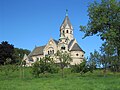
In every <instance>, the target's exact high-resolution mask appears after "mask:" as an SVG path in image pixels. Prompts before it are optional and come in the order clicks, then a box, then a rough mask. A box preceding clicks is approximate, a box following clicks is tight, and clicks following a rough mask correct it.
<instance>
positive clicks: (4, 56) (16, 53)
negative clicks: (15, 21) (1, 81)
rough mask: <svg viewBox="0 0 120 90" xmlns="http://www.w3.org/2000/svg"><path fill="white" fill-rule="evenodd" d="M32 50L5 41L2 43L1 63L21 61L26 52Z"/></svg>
mask: <svg viewBox="0 0 120 90" xmlns="http://www.w3.org/2000/svg"><path fill="white" fill-rule="evenodd" d="M29 53H30V50H27V49H21V48H15V47H14V45H12V44H9V43H8V42H7V41H3V42H1V44H0V65H6V64H8V63H9V64H16V63H20V62H21V61H22V59H23V56H24V54H27V55H28V54H29Z"/></svg>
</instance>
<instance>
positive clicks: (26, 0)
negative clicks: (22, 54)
mask: <svg viewBox="0 0 120 90" xmlns="http://www.w3.org/2000/svg"><path fill="white" fill-rule="evenodd" d="M93 1H94V0H0V42H2V41H8V42H9V43H10V44H13V45H14V46H15V47H18V48H24V49H29V50H33V49H34V47H35V45H36V46H41V45H45V44H47V42H48V41H49V39H50V38H54V39H56V40H57V39H59V29H60V25H61V24H62V22H63V20H64V18H65V11H66V9H68V16H69V19H70V21H71V23H72V25H73V28H74V37H75V38H76V39H77V42H78V43H79V45H80V47H81V48H82V49H83V50H84V51H85V52H86V54H85V56H86V57H87V56H89V53H90V52H93V51H94V50H95V49H96V50H99V47H100V46H101V44H102V41H101V40H100V38H99V37H97V36H91V37H87V38H85V39H82V37H83V36H84V33H82V32H80V31H79V30H80V28H79V26H80V25H86V24H87V22H88V18H89V17H88V16H87V8H88V4H89V3H91V2H93ZM98 1H99V0H98Z"/></svg>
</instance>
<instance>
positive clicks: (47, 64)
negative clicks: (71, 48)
mask: <svg viewBox="0 0 120 90" xmlns="http://www.w3.org/2000/svg"><path fill="white" fill-rule="evenodd" d="M58 70H59V69H58V68H57V66H56V65H55V64H54V62H53V60H52V59H51V58H50V57H45V58H42V59H40V61H36V62H35V63H34V64H33V67H32V73H33V75H34V76H35V77H39V75H40V74H45V73H57V72H58Z"/></svg>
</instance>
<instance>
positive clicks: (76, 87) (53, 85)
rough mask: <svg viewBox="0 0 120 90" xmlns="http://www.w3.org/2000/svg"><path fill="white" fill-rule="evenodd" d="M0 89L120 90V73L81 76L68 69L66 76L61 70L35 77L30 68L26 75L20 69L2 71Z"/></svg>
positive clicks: (26, 69)
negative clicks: (62, 74)
mask: <svg viewBox="0 0 120 90" xmlns="http://www.w3.org/2000/svg"><path fill="white" fill-rule="evenodd" d="M0 90H120V73H115V74H114V73H111V72H108V73H107V74H106V75H105V76H104V75H103V71H102V70H96V71H94V72H93V73H89V72H88V73H86V74H84V75H82V76H81V75H80V74H79V73H71V72H70V70H67V69H66V70H65V71H64V78H62V77H61V72H59V73H57V74H48V73H46V74H44V75H40V77H39V78H35V77H33V75H32V74H31V69H30V68H25V69H24V75H21V73H20V70H18V71H14V72H11V73H9V74H8V75H5V73H4V72H3V71H0Z"/></svg>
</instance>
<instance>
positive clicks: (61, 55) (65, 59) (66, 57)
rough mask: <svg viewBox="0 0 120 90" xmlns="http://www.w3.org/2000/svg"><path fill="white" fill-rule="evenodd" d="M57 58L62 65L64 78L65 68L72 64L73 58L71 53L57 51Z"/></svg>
mask: <svg viewBox="0 0 120 90" xmlns="http://www.w3.org/2000/svg"><path fill="white" fill-rule="evenodd" d="M55 56H56V58H57V59H58V60H59V64H60V68H61V70H62V77H63V74H64V70H63V69H64V68H65V67H68V65H70V62H71V61H72V58H71V56H70V54H69V53H67V52H66V51H65V52H62V51H57V53H56V54H55Z"/></svg>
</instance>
